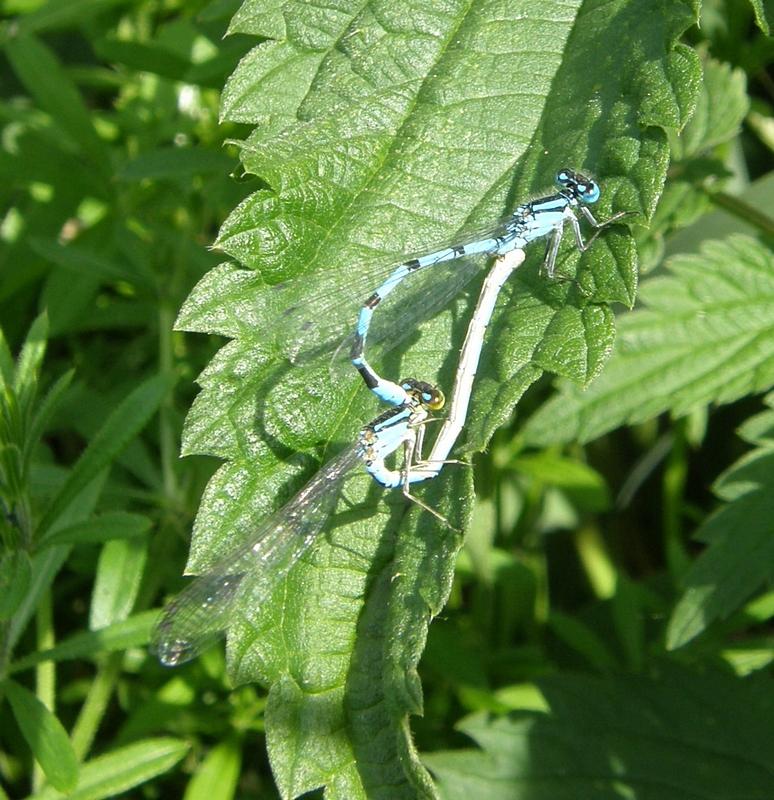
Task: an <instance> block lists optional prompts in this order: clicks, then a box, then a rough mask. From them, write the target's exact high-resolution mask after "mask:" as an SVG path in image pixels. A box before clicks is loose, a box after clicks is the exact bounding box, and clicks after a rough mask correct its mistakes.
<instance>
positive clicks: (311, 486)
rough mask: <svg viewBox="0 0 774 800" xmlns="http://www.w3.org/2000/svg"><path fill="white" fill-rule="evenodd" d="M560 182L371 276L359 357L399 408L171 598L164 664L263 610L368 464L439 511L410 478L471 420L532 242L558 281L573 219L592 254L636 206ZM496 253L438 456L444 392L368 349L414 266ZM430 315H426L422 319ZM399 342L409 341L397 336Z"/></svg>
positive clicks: (157, 641)
mask: <svg viewBox="0 0 774 800" xmlns="http://www.w3.org/2000/svg"><path fill="white" fill-rule="evenodd" d="M556 180H557V185H558V187H559V191H558V192H557V193H556V194H554V195H551V196H549V197H545V198H542V199H539V200H534V201H532V202H530V203H525V204H523V205H521V206H519V207H518V208H517V209H516V210H515V211H514V212H513V214H511V215H510V216H509V217H507V218H506V219H505V220H503V221H501V222H500V223H499V224H498V225H496V226H495V227H494V228H491V229H488V230H487V231H485V232H484V233H479V234H477V235H471V236H467V237H462V239H461V240H460V241H458V242H457V243H456V244H453V245H451V246H446V247H442V248H435V249H433V251H432V252H430V253H429V254H427V255H423V256H419V257H414V258H411V259H409V260H406V261H404V262H403V263H401V264H400V265H399V266H397V267H391V268H389V273H388V275H387V278H386V280H385V279H383V278H382V277H380V276H379V275H374V276H373V278H372V280H373V283H374V284H376V282H377V281H379V283H378V286H377V288H376V290H375V291H374V292H373V293H372V294H371V295H370V296H369V297H367V298H363V296H362V294H361V297H360V300H359V301H358V304H359V305H360V306H361V308H360V312H359V315H358V317H357V323H356V328H355V333H354V336H353V337H352V343H351V353H350V357H351V360H352V363H353V365H354V366H355V368H356V369H357V370H358V372H359V373H360V374H361V376H362V377H363V379H364V380H365V382H366V385H367V386H368V387H369V388H370V389H371V390H372V391H374V393H375V394H376V395H377V396H378V397H379V398H380V399H382V400H384V401H386V402H387V403H389V404H390V405H392V406H393V408H391V409H390V410H388V411H386V412H384V413H383V414H382V415H380V416H379V417H377V419H375V420H374V421H373V422H372V423H371V424H370V425H367V426H365V427H363V428H362V429H361V431H360V433H359V435H358V439H357V441H356V442H355V443H354V444H352V445H350V447H349V448H347V449H345V450H344V451H342V453H340V454H339V456H337V457H335V458H334V459H333V460H331V461H329V462H328V463H327V464H326V465H325V466H324V467H323V468H322V469H321V470H320V471H319V472H318V473H317V474H316V475H315V476H314V477H313V478H312V479H311V480H310V481H309V483H308V484H307V485H306V486H305V487H304V488H303V489H302V490H301V491H300V492H299V493H298V494H297V495H296V496H295V497H294V498H293V499H292V500H290V501H289V502H288V503H287V504H286V505H285V506H283V507H282V508H281V509H280V510H278V511H277V512H275V513H274V514H273V515H271V516H270V517H268V518H267V519H266V520H265V521H264V522H262V523H261V524H259V525H258V527H257V528H256V530H255V532H254V534H253V535H252V536H251V537H250V538H249V540H248V541H247V542H246V543H245V544H244V545H243V546H242V547H240V548H239V549H238V550H237V551H236V552H235V553H233V554H231V555H229V556H227V557H226V558H225V559H223V560H222V561H221V562H220V563H219V564H218V565H217V566H215V567H214V568H213V569H212V570H211V571H210V572H209V573H208V574H206V575H203V576H201V577H199V578H197V579H196V580H195V581H194V582H193V583H192V584H191V585H190V586H189V587H188V588H187V589H186V590H185V591H184V592H183V593H182V594H181V595H180V596H179V597H178V598H176V599H175V600H173V601H171V602H170V603H169V604H168V605H167V607H166V608H165V610H164V613H163V616H162V618H161V620H160V622H159V623H158V625H157V627H156V630H155V633H154V648H155V650H156V652H157V653H158V655H159V657H160V659H161V661H162V663H164V664H166V665H169V666H172V665H175V664H179V663H182V662H184V661H187V660H189V659H191V658H193V657H194V656H196V655H197V654H198V653H200V652H201V651H202V650H204V649H205V648H206V647H208V646H209V645H210V644H211V643H212V642H213V641H214V640H215V639H217V638H218V637H220V636H222V635H223V634H224V633H225V631H226V629H227V627H228V624H229V619H230V615H231V612H232V609H234V608H235V607H237V606H239V607H249V608H251V609H252V610H253V612H254V613H257V612H258V609H259V608H260V607H261V605H262V604H263V603H265V602H266V600H267V599H268V598H269V597H270V595H271V593H272V592H273V591H274V589H276V588H277V586H278V584H279V583H280V582H281V581H282V580H283V578H284V577H285V576H287V574H288V573H289V571H290V570H291V569H292V567H293V566H294V565H295V564H296V563H297V562H298V560H299V559H300V558H301V557H302V556H303V555H304V553H305V552H307V551H308V550H309V548H310V547H311V546H312V545H313V544H314V542H315V541H316V539H317V536H318V534H319V532H320V531H321V530H322V528H323V526H324V524H325V521H326V519H327V518H328V515H329V514H330V513H331V511H332V509H333V507H334V505H335V503H336V500H337V497H338V493H339V490H340V488H341V486H342V484H343V482H344V481H345V479H346V477H347V476H348V475H349V474H351V472H352V471H353V470H354V469H355V468H356V467H358V466H359V465H360V464H363V465H364V467H365V469H366V471H368V472H369V473H370V474H371V475H372V477H373V478H374V479H375V480H376V481H377V482H378V483H380V484H381V485H382V486H385V487H386V488H402V489H403V492H404V494H405V495H406V496H407V497H408V498H409V499H411V500H413V501H414V502H416V503H418V504H419V505H420V506H421V507H422V508H424V509H425V510H427V511H429V512H430V513H433V514H435V515H436V516H440V515H438V514H437V513H436V512H435V511H433V510H432V509H430V508H428V507H427V506H426V505H425V504H424V503H422V502H421V501H419V500H417V498H415V497H413V495H411V493H410V487H411V486H412V485H413V484H416V483H420V482H423V481H425V480H428V479H431V478H433V477H435V476H437V475H438V474H439V472H440V471H441V469H442V467H443V465H444V464H445V463H447V462H448V457H449V454H450V452H451V450H452V448H453V446H454V443H455V441H456V439H457V437H458V436H459V433H460V431H461V430H462V428H463V426H464V424H465V420H466V416H467V409H468V403H469V399H470V394H471V389H472V384H473V380H474V377H475V373H476V369H477V367H478V361H479V356H480V352H481V347H482V344H483V339H484V335H485V332H486V328H487V326H488V324H489V320H490V318H491V316H492V313H493V310H494V306H495V302H496V300H497V296H498V294H499V292H500V289H501V288H502V286H503V284H504V283H505V281H506V279H507V277H508V276H509V275H510V273H511V272H512V271H513V270H514V269H515V268H516V267H518V266H519V265H520V264H521V263H522V261H523V258H524V254H523V248H524V247H525V246H526V245H527V244H529V243H530V242H532V241H534V240H536V239H538V238H545V239H546V240H547V248H546V254H545V257H544V261H543V266H544V269H545V272H546V274H547V276H548V277H549V278H555V277H557V274H556V271H555V268H556V259H557V254H558V252H559V245H560V242H561V238H562V233H563V231H564V227H565V225H567V224H570V225H571V226H572V228H573V232H574V237H575V244H576V246H577V247H578V249H579V250H581V251H585V250H586V249H588V247H589V246H590V245H591V243H592V242H593V241H594V239H596V237H597V236H598V234H599V233H600V231H601V230H602V229H603V228H605V227H607V226H608V225H610V224H611V223H614V222H616V221H618V220H619V219H620V218H621V217H623V216H624V215H625V213H626V212H622V213H619V214H616V215H614V216H612V217H611V218H610V219H608V220H605V221H603V222H601V223H599V222H597V220H596V219H595V218H594V216H593V215H592V213H591V212H590V210H589V209H588V207H587V206H588V205H590V204H593V203H595V202H596V201H597V200H598V198H599V196H600V190H599V187H598V185H597V184H596V182H594V181H593V180H591V179H588V178H586V177H584V176H582V175H580V174H579V173H576V172H573V171H572V170H570V169H563V170H561V171H560V172H559V173H558V174H557V177H556ZM576 211H577V212H579V213H580V214H581V215H582V217H583V218H585V219H586V220H587V222H588V223H589V224H590V225H591V226H593V228H594V229H595V232H594V234H593V235H592V236H591V237H590V238H589V239H588V240H584V239H583V236H582V232H581V226H580V220H579V218H578V216H576ZM493 257H494V258H497V259H498V260H497V261H496V263H495V265H494V267H493V268H492V270H491V272H490V274H489V276H488V277H487V280H486V281H485V283H484V287H483V289H482V292H481V295H480V297H479V302H478V305H477V307H476V310H475V312H474V315H473V317H472V319H471V323H470V326H469V329H468V334H467V337H466V341H465V344H464V346H463V349H462V352H461V357H460V362H459V366H458V369H457V374H456V377H455V382H454V389H453V392H452V400H451V403H450V404H449V409H448V416H447V419H446V421H445V423H444V425H443V426H442V428H441V431H440V432H439V435H438V437H437V439H436V442H435V445H434V447H433V449H432V451H431V453H430V454H429V456H428V457H427V458H426V459H425V458H423V455H422V445H423V439H424V430H425V424H426V423H427V421H428V419H429V414H430V412H431V411H437V410H438V409H440V407H441V406H442V405H443V395H442V393H441V392H440V391H439V390H437V389H435V388H434V387H433V386H431V385H430V384H426V383H423V382H420V381H416V380H407V381H402V382H400V383H396V382H393V381H390V380H387V379H384V378H382V377H381V376H380V375H378V374H377V373H376V371H375V370H374V369H373V368H372V367H371V365H370V364H369V362H368V361H367V360H366V357H365V348H366V344H367V341H368V336H369V331H370V329H371V322H372V319H373V315H374V311H375V310H376V308H377V307H378V306H380V305H381V303H382V301H383V300H385V299H386V298H387V297H388V296H390V295H392V293H393V291H395V290H396V289H397V288H398V286H399V285H400V284H401V283H402V282H403V281H404V280H405V279H406V278H408V277H409V276H411V275H413V274H415V273H420V272H424V271H425V270H427V271H428V273H429V272H431V270H428V268H429V267H432V266H434V265H437V264H450V263H454V264H455V266H456V265H459V269H458V270H456V272H457V280H456V281H455V282H454V285H455V288H456V289H457V290H458V289H459V287H460V285H461V284H462V283H464V281H465V280H466V279H468V278H469V277H471V276H472V275H473V274H474V272H475V271H477V270H478V268H479V267H480V265H481V264H482V263H484V262H485V261H486V260H487V259H490V258H493ZM445 277H446V276H445V275H440V274H439V277H438V278H437V279H436V282H435V283H433V282H427V283H426V284H425V287H424V288H426V290H427V291H428V293H429V294H430V295H431V296H429V297H428V298H427V301H426V302H424V303H423V304H422V310H423V311H424V312H425V314H424V315H426V314H427V312H428V311H432V309H434V308H437V307H439V304H440V301H439V299H438V298H445V299H449V297H450V294H449V287H448V286H445V285H443V279H444V278H445ZM372 285H373V284H372ZM364 299H365V302H363V300H364ZM310 309H311V311H312V312H315V313H316V312H317V309H316V307H315V300H314V298H313V299H312V300H311V301H310V303H309V306H308V307H303V306H301V307H294V308H292V309H288V310H287V312H286V313H285V315H284V316H285V320H286V326H287V327H286V331H287V332H289V334H290V335H292V333H293V330H294V328H296V329H297V330H299V331H300V330H308V329H309V327H310V325H311V324H312V323H313V320H311V319H309V318H310V317H313V316H315V313H312V314H310V313H309V312H310ZM424 315H423V314H416V315H415V319H414V325H416V324H418V322H419V321H420V320H421V319H422V318H423V316H424ZM353 318H354V314H353ZM409 327H410V326H409ZM406 333H407V331H406V324H405V323H404V324H403V325H402V327H401V330H400V331H399V334H400V336H404V335H406ZM382 338H386V339H388V342H387V344H388V346H389V345H390V344H392V343H393V342H391V341H389V339H390V336H389V335H385V336H383V337H382ZM392 339H393V340H394V341H397V340H399V339H398V337H397V336H393V337H392ZM295 352H297V350H296V351H295ZM401 449H402V450H403V467H402V469H401V470H399V471H396V470H391V469H389V468H388V467H387V466H386V463H385V459H386V458H387V457H388V456H389V455H390V454H392V453H394V452H396V451H399V450H401Z"/></svg>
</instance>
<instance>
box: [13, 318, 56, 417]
mask: <svg viewBox="0 0 774 800" xmlns="http://www.w3.org/2000/svg"><path fill="white" fill-rule="evenodd" d="M47 337H48V317H47V316H46V314H45V313H43V314H41V315H40V316H39V317H38V318H37V319H36V320H35V322H33V323H32V326H31V327H30V330H29V332H28V334H27V338H26V339H25V340H24V346H23V347H22V350H21V353H20V354H19V363H18V365H17V367H16V375H15V377H14V387H13V388H14V390H15V392H16V394H17V396H18V398H19V408H20V410H21V412H22V414H24V416H25V417H27V416H29V414H30V409H29V408H28V405H29V403H30V402H31V401H32V399H33V398H34V397H35V394H36V392H37V387H38V372H39V370H40V365H41V364H42V363H43V356H44V355H45V354H46V339H47Z"/></svg>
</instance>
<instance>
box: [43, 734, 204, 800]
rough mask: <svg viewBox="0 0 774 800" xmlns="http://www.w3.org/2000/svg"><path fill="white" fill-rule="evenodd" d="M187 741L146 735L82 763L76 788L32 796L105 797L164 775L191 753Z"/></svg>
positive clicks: (56, 798) (46, 799)
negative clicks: (138, 740) (147, 737)
mask: <svg viewBox="0 0 774 800" xmlns="http://www.w3.org/2000/svg"><path fill="white" fill-rule="evenodd" d="M188 750H189V745H188V744H187V743H186V742H182V741H179V740H177V739H171V738H158V739H145V740H143V741H142V742H137V743H136V744H130V745H127V746H126V747H119V748H116V749H114V750H112V751H111V752H110V753H108V754H107V755H104V756H99V757H98V758H93V759H92V760H91V761H89V762H88V763H86V764H84V765H83V766H82V767H81V774H80V778H79V779H78V786H77V788H76V789H75V790H74V791H73V792H71V793H70V794H67V795H62V794H60V793H59V792H57V791H54V790H53V789H43V791H41V792H36V793H35V794H34V795H31V796H30V800H60V798H62V800H64V798H65V797H66V798H67V800H102V798H105V797H114V796H115V795H118V794H121V793H122V792H127V791H129V790H130V789H133V788H134V787H135V786H140V785H142V784H143V783H146V782H147V781H149V780H151V779H152V778H155V777H156V776H157V775H163V774H164V773H165V772H167V770H169V769H171V768H172V767H173V766H174V765H175V764H177V763H178V762H179V761H180V760H181V759H183V758H185V755H186V753H188Z"/></svg>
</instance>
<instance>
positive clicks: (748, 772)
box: [423, 664, 774, 800]
mask: <svg viewBox="0 0 774 800" xmlns="http://www.w3.org/2000/svg"><path fill="white" fill-rule="evenodd" d="M538 685H539V687H540V690H541V691H542V693H543V695H544V697H545V698H546V700H547V701H548V704H549V706H550V708H551V713H550V714H531V713H520V714H518V715H514V716H510V717H501V718H499V719H492V718H490V717H489V716H487V715H486V714H475V715H473V716H470V717H468V718H467V719H465V720H463V721H462V723H461V724H460V725H459V728H460V730H461V731H462V732H463V733H465V734H466V735H467V736H470V737H471V738H472V739H473V740H474V741H475V742H476V743H477V744H478V745H479V747H480V748H481V749H480V750H455V751H449V752H441V753H433V754H431V755H426V756H424V757H423V760H424V762H425V763H426V764H427V766H428V767H429V768H430V769H431V770H432V771H433V773H434V774H435V775H436V777H437V778H438V781H439V788H440V794H441V797H443V798H444V800H467V798H471V797H475V798H476V800H503V799H504V798H514V797H529V798H535V800H544V799H545V800H549V799H550V800H587V799H588V800H592V799H593V800H621V798H629V797H630V798H635V797H636V798H637V800H684V798H686V797H691V798H697V799H698V798H701V799H702V800H714V799H715V798H741V797H747V798H752V797H766V796H767V795H768V794H769V792H770V786H771V748H772V746H774V724H773V723H772V716H771V707H772V704H774V693H772V688H771V685H770V682H769V681H768V680H767V679H766V677H765V676H762V675H761V676H757V677H753V678H752V679H750V678H748V679H746V680H739V679H736V678H735V677H733V676H731V675H728V674H726V673H722V672H719V671H715V672H710V671H707V672H699V671H691V670H688V669H682V668H679V667H676V666H673V665H669V664H663V665H660V666H659V668H658V670H657V672H656V675H655V676H654V678H652V679H650V678H642V677H635V676H630V677H625V676H611V677H608V678H605V679H600V678H591V677H584V676H571V675H557V676H555V677H551V678H543V679H541V680H540V681H538Z"/></svg>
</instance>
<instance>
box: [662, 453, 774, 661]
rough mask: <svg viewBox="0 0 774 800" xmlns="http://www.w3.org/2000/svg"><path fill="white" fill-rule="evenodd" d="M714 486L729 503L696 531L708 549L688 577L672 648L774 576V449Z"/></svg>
mask: <svg viewBox="0 0 774 800" xmlns="http://www.w3.org/2000/svg"><path fill="white" fill-rule="evenodd" d="M713 490H714V491H715V493H716V494H717V495H718V497H720V498H721V499H722V500H725V501H726V502H727V503H728V505H726V506H724V507H723V508H721V509H720V510H719V511H717V512H716V513H715V514H713V515H712V516H711V517H710V518H709V519H708V520H706V521H705V522H704V523H703V524H702V525H701V526H700V527H699V529H698V530H697V531H696V538H697V539H698V540H699V541H701V542H705V543H706V544H707V545H708V547H707V549H706V550H705V551H704V552H703V553H702V554H701V555H700V556H699V558H698V559H696V561H695V562H694V564H693V566H692V567H691V570H690V572H689V573H688V575H687V576H686V577H685V580H684V581H683V585H684V588H685V593H684V594H683V596H682V597H681V599H680V601H679V602H678V604H677V606H676V607H675V610H674V612H673V615H672V618H671V619H670V621H669V628H668V630H667V646H668V647H669V648H670V649H676V648H678V647H681V646H682V645H684V644H685V643H686V642H689V641H690V640H691V639H693V638H694V637H695V636H697V635H698V634H700V633H701V632H702V631H703V630H705V629H706V628H707V626H708V625H710V624H711V623H712V622H713V621H714V620H716V619H717V618H718V617H726V616H728V615H729V614H730V613H732V612H733V611H736V610H737V609H738V608H739V607H740V606H741V605H742V604H743V603H744V602H745V601H746V600H747V599H748V598H749V597H750V595H752V594H753V593H754V592H755V591H757V590H758V589H760V588H761V587H762V586H764V585H767V584H770V583H771V582H772V581H773V580H774V570H772V564H773V563H774V448H772V447H771V446H770V445H769V446H765V447H761V448H759V449H757V450H754V451H753V452H751V453H748V454H747V455H745V456H744V457H743V458H741V459H740V460H739V461H738V462H737V463H736V464H734V465H733V466H732V467H731V468H730V469H729V470H728V471H727V472H726V473H725V474H723V475H721V477H720V478H718V480H717V482H716V483H715V485H714V487H713Z"/></svg>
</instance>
